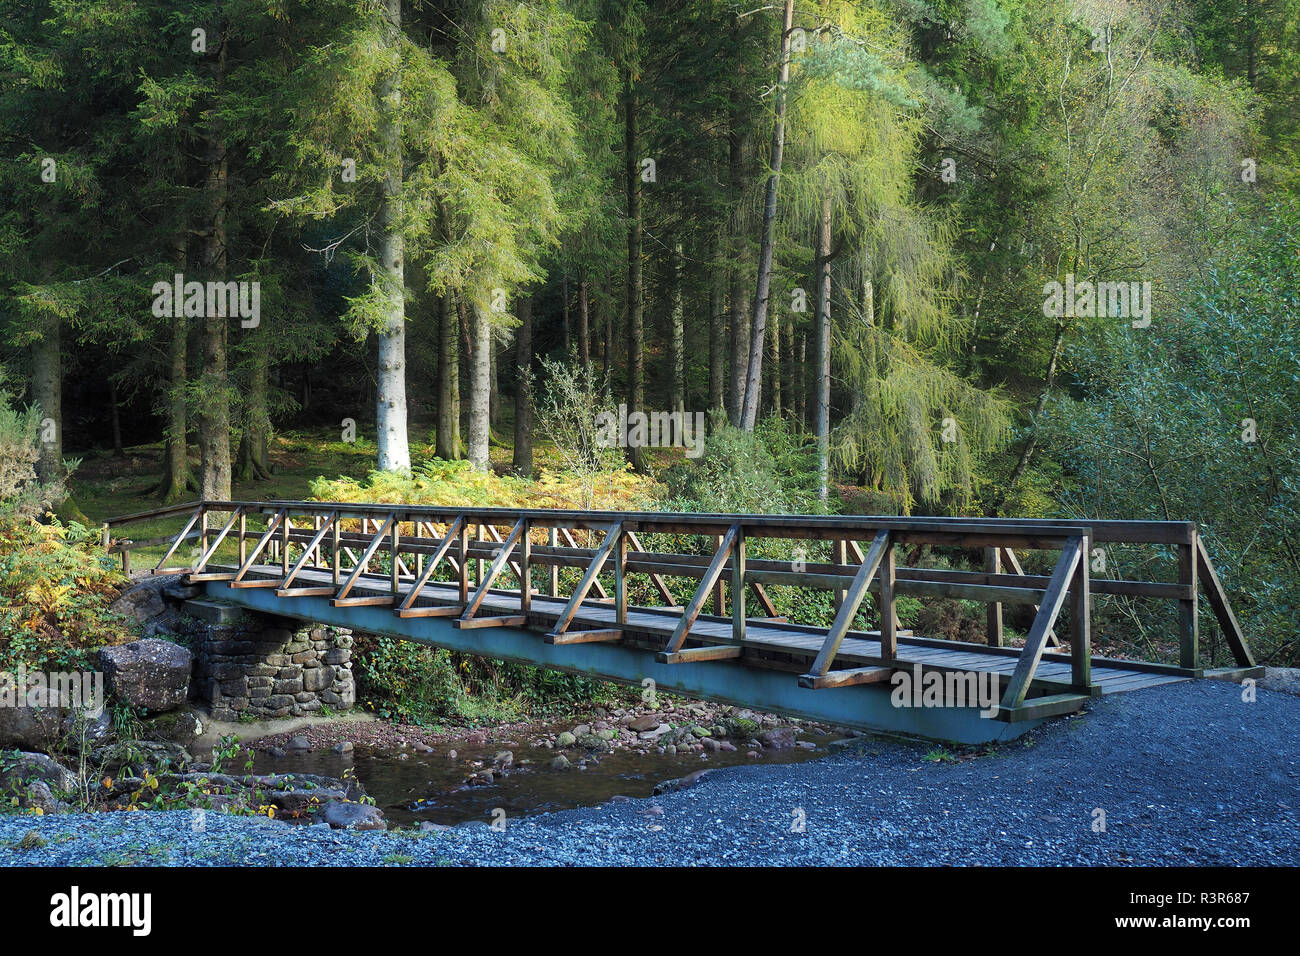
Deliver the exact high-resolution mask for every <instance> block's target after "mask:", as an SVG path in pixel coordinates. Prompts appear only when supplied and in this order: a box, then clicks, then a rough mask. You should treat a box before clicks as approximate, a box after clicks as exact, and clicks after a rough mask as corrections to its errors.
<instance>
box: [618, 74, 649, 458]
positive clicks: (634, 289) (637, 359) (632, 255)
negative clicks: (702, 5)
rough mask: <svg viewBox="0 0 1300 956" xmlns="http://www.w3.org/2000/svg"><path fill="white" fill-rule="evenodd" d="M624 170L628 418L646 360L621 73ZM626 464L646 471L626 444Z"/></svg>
mask: <svg viewBox="0 0 1300 956" xmlns="http://www.w3.org/2000/svg"><path fill="white" fill-rule="evenodd" d="M623 82H624V94H625V96H624V102H625V106H624V130H623V168H624V173H625V175H626V176H627V292H626V298H627V306H626V308H627V410H628V414H629V415H631V414H632V413H633V412H637V411H640V410H641V409H642V407H643V406H644V405H645V360H644V356H643V355H642V351H643V347H644V342H643V324H642V306H643V302H642V298H641V295H642V278H641V174H640V165H641V164H640V163H639V162H638V159H637V110H638V100H637V94H636V91H635V89H634V87H633V81H632V71H631V69H628V70H626V71H625V72H624V77H623ZM627 457H628V461H630V462H631V463H632V467H633V468H635V469H636V470H637V471H645V453H644V452H643V451H642V449H641V448H640V447H639V446H636V447H633V446H632V443H631V442H629V443H628V449H627Z"/></svg>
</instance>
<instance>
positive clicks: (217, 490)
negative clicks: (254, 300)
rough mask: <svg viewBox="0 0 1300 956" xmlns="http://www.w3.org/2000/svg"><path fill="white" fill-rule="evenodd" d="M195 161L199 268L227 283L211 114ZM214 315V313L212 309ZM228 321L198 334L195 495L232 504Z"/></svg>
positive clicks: (219, 142)
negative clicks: (199, 176)
mask: <svg viewBox="0 0 1300 956" xmlns="http://www.w3.org/2000/svg"><path fill="white" fill-rule="evenodd" d="M226 40H227V38H226V36H225V27H224V26H223V28H222V36H221V39H220V47H219V48H218V52H217V57H216V62H215V68H214V70H215V76H214V86H215V89H216V92H217V94H218V95H220V93H221V91H222V89H223V87H224V85H225V75H226ZM198 152H199V162H200V163H201V164H202V167H203V199H202V208H201V212H200V215H201V216H202V227H201V228H200V230H199V234H198V240H197V247H198V248H197V255H198V264H199V269H200V271H201V272H202V275H203V278H204V279H205V280H208V281H214V280H215V281H223V282H224V281H226V279H227V278H228V276H227V259H226V201H227V196H226V192H227V180H226V167H227V157H226V143H225V131H224V129H223V128H222V127H221V125H220V122H219V121H218V120H217V119H215V118H213V117H212V115H211V114H209V116H208V118H207V125H206V127H205V129H204V130H203V132H202V134H201V136H200V142H199V149H198ZM214 311H215V310H214ZM228 323H229V320H228V319H226V318H224V317H220V316H216V315H207V316H205V317H204V319H203V325H202V330H201V349H202V361H203V371H202V373H201V374H200V376H199V394H200V395H201V396H202V399H201V401H200V404H199V409H200V410H199V415H198V433H199V435H198V437H199V456H200V460H201V466H200V471H199V495H200V496H201V497H202V498H204V499H209V500H211V499H215V500H218V501H229V500H230V497H231V495H230V477H231V475H230V392H229V383H228V381H227V371H226V328H227V325H228Z"/></svg>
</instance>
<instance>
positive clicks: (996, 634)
mask: <svg viewBox="0 0 1300 956" xmlns="http://www.w3.org/2000/svg"><path fill="white" fill-rule="evenodd" d="M984 570H985V571H987V572H988V573H989V574H1001V573H1002V549H1001V548H985V549H984ZM984 613H985V618H986V620H987V623H988V627H987V630H986V632H985V633H986V635H987V637H988V642H989V646H990V647H1001V646H1002V602H1001V601H990V602H989V603H988V604H986V605H985V609H984Z"/></svg>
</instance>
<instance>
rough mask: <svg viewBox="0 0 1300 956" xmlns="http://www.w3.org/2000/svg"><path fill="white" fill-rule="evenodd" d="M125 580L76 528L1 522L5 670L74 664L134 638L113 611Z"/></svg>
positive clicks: (0, 627) (0, 641)
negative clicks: (104, 647)
mask: <svg viewBox="0 0 1300 956" xmlns="http://www.w3.org/2000/svg"><path fill="white" fill-rule="evenodd" d="M125 583H126V579H125V578H124V577H123V576H122V575H121V573H120V572H119V571H118V570H117V568H116V566H115V565H114V563H113V561H112V560H111V559H110V558H109V557H108V555H107V554H105V553H104V551H103V549H102V548H101V547H100V546H99V543H98V536H97V534H96V533H95V532H94V531H90V530H88V529H86V528H84V527H83V526H81V525H78V524H71V525H67V526H64V525H63V524H61V523H59V522H58V521H57V520H56V521H54V522H53V523H51V524H47V525H43V524H39V523H37V522H35V521H32V520H30V519H27V520H17V521H10V522H9V523H0V669H4V670H13V669H14V668H15V667H16V666H17V665H18V664H20V663H25V664H26V665H27V666H28V667H32V668H40V667H44V666H46V665H56V664H57V665H60V667H62V666H65V665H66V666H76V665H78V664H79V663H81V662H82V661H83V660H84V655H85V651H87V650H88V649H90V648H93V647H99V646H101V645H104V644H121V643H124V642H126V641H129V640H133V639H134V638H135V637H136V635H135V634H134V633H133V632H132V631H131V629H130V628H129V626H128V624H127V621H126V619H125V618H124V617H122V616H121V615H120V614H117V613H116V612H114V611H111V610H110V609H109V605H111V604H112V602H113V601H114V600H115V599H116V598H117V596H118V594H119V592H120V589H121V587H122V585H124V584H125Z"/></svg>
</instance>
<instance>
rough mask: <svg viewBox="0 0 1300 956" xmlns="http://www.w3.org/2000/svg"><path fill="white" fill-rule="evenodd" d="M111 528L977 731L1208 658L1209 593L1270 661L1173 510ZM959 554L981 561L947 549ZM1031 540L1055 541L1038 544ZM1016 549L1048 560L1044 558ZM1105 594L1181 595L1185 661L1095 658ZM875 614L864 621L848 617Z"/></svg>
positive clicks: (245, 513) (803, 708)
mask: <svg viewBox="0 0 1300 956" xmlns="http://www.w3.org/2000/svg"><path fill="white" fill-rule="evenodd" d="M163 518H166V519H169V520H173V521H176V522H177V523H179V524H181V525H182V526H181V528H180V530H179V532H178V533H176V534H175V535H174V536H167V537H164V538H158V539H155V540H153V541H131V540H130V539H129V538H127V537H125V536H124V534H123V533H122V529H124V528H125V527H127V526H129V525H131V524H132V523H136V522H143V521H158V520H159V519H163ZM104 537H105V543H106V545H108V546H109V547H110V549H111V550H113V551H115V552H117V553H120V554H121V555H122V560H123V566H124V568H125V569H127V570H128V571H129V569H130V554H131V551H132V550H133V549H135V550H140V549H142V548H145V547H151V546H152V547H155V548H158V547H166V553H165V554H164V555H163V557H162V560H161V561H159V562H158V564H157V567H155V568H154V569H153V573H155V574H178V575H185V577H186V579H187V580H188V581H189V582H192V583H194V584H200V585H202V586H203V587H204V589H205V590H206V592H207V596H208V598H211V599H217V600H221V601H228V602H231V603H233V604H235V605H238V606H240V607H242V608H246V609H249V610H252V611H258V612H264V613H269V614H276V615H282V616H286V617H292V618H297V619H303V620H310V621H314V622H318V623H325V624H335V625H339V626H343V627H351V628H353V629H355V630H358V631H363V632H370V633H377V634H386V635H391V636H395V637H399V638H402V639H405V640H410V641H416V642H421V643H426V644H430V645H435V646H439V647H446V648H449V649H452V650H457V651H464V652H468V653H472V654H478V655H482V656H486V657H491V658H497V659H507V660H515V661H521V662H524V663H529V664H534V665H537V666H541V667H548V668H554V669H558V670H563V671H568V672H572V673H580V674H586V675H589V676H593V677H599V678H604V679H608V680H613V681H619V682H623V683H629V684H639V685H645V684H647V682H649V681H653V682H654V686H655V687H656V688H658V689H659V690H661V691H665V692H678V693H681V694H684V695H687V696H695V697H701V698H707V699H713V700H720V701H725V702H729V703H735V704H741V705H746V706H750V707H755V708H757V709H761V710H774V711H779V712H784V713H788V714H793V715H796V716H804V717H809V718H813V719H818V720H825V721H829V722H831V723H835V724H841V725H848V726H855V727H860V728H864V729H872V730H884V731H894V732H904V733H910V734H916V735H920V736H928V737H935V738H943V739H950V740H958V741H965V742H981V741H987V740H993V739H998V738H1005V737H1010V736H1015V735H1016V734H1018V733H1021V732H1023V731H1024V730H1025V729H1027V728H1029V727H1031V726H1034V725H1036V724H1037V723H1040V722H1041V721H1042V720H1043V719H1045V718H1048V717H1051V716H1054V715H1058V714H1062V713H1068V712H1071V711H1076V710H1079V709H1080V708H1081V707H1082V706H1083V704H1084V703H1085V702H1086V701H1087V700H1088V699H1089V698H1091V697H1094V696H1097V695H1101V694H1109V693H1117V692H1122V691H1131V690H1138V689H1140V688H1143V687H1149V686H1152V685H1155V684H1162V683H1168V682H1171V681H1179V680H1186V679H1189V678H1194V677H1201V676H1205V675H1206V674H1207V669H1206V668H1204V667H1203V666H1202V661H1201V647H1200V644H1201V641H1200V632H1199V624H1198V598H1199V597H1200V596H1204V597H1205V599H1206V604H1207V606H1208V608H1209V610H1210V611H1211V612H1212V614H1213V617H1214V619H1215V621H1217V624H1218V626H1219V629H1220V631H1221V633H1222V637H1223V640H1224V642H1225V644H1226V646H1227V648H1228V650H1229V651H1230V653H1231V656H1232V663H1231V666H1229V667H1225V668H1220V669H1218V670H1219V672H1220V673H1222V674H1227V675H1235V676H1239V677H1244V676H1255V675H1257V674H1259V673H1262V669H1258V668H1256V667H1255V662H1254V660H1253V658H1252V656H1251V652H1250V649H1249V647H1248V645H1247V642H1246V639H1245V637H1244V635H1243V634H1242V631H1241V628H1240V626H1239V625H1238V623H1237V621H1236V618H1235V617H1234V616H1233V612H1232V609H1231V608H1230V606H1229V604H1228V600H1227V597H1226V595H1225V593H1224V590H1223V588H1222V586H1221V585H1220V583H1219V579H1218V577H1217V575H1216V574H1215V570H1214V568H1213V566H1212V564H1211V562H1210V559H1209V556H1208V554H1207V553H1206V550H1205V547H1204V545H1203V544H1202V542H1201V540H1200V537H1199V536H1198V534H1197V529H1196V525H1195V524H1194V523H1191V522H1183V521H1160V522H1136V521H1089V522H1080V521H1049V520H1031V519H964V518H893V517H856V516H854V517H843V516H769V515H720V514H666V513H659V512H626V513H625V512H602V511H563V510H519V509H509V508H458V507H418V506H408V505H391V504H355V503H349V504H341V503H330V502H308V501H260V502H248V501H203V502H195V503H190V504H186V505H180V506H176V507H173V508H167V509H161V510H154V511H150V512H144V513H140V514H134V515H126V516H124V517H121V518H115V519H113V520H111V521H109V522H108V523H106V525H105V526H104ZM1130 546H1135V547H1137V548H1139V549H1145V553H1146V554H1147V556H1148V557H1151V556H1153V555H1154V556H1156V557H1163V558H1164V559H1165V563H1166V564H1167V566H1168V567H1167V571H1166V572H1165V573H1163V574H1162V579H1161V580H1128V579H1124V578H1119V577H1110V576H1101V575H1095V574H1094V572H1093V568H1094V565H1098V564H1099V562H1098V555H1099V554H1100V555H1104V554H1105V553H1107V551H1109V550H1112V549H1122V548H1125V547H1130ZM1097 549H1101V550H1100V551H1098V550H1097ZM963 551H964V552H968V553H969V552H973V553H974V555H975V557H976V561H975V562H974V565H973V566H975V567H982V570H953V569H952V565H953V563H954V562H953V560H952V559H953V557H954V556H958V555H959V554H960V552H963ZM1037 552H1045V553H1046V557H1045V558H1044V557H1041V556H1039V557H1036V558H1034V559H1033V560H1031V558H1030V556H1031V555H1034V554H1035V553H1037ZM926 553H929V554H932V555H938V556H940V557H941V558H942V559H944V563H945V564H947V565H948V566H946V567H921V566H915V567H913V566H902V565H901V564H900V555H905V556H906V559H907V560H908V562H909V564H919V561H918V558H919V556H921V555H923V554H926ZM1022 559H1023V560H1024V561H1025V564H1027V565H1029V566H1030V567H1033V566H1035V565H1041V569H1042V570H1043V571H1046V570H1047V568H1049V567H1050V568H1051V570H1050V572H1048V573H1030V572H1028V571H1026V570H1025V566H1024V565H1022V563H1021V562H1022ZM186 562H188V563H186ZM967 563H968V565H969V564H970V563H971V562H969V561H968V562H967ZM1117 563H1118V562H1112V564H1111V566H1112V567H1114V566H1116V564H1117ZM683 580H684V581H685V585H684V586H683V583H682V582H683ZM520 582H527V583H528V586H527V587H521V586H520ZM783 585H785V586H795V587H799V588H804V589H815V590H814V591H812V592H809V591H805V592H801V593H803V594H805V595H810V597H809V600H813V599H815V598H816V597H817V595H816V593H815V592H816V591H817V590H820V591H823V592H829V598H827V596H826V595H822V596H821V600H822V601H823V602H824V606H825V613H826V615H827V616H830V614H831V613H832V612H833V623H831V625H830V626H829V627H815V626H809V625H801V624H796V623H791V622H790V621H789V620H787V619H786V618H785V617H782V616H780V615H779V614H778V612H777V609H776V608H775V607H774V605H773V602H772V601H771V599H770V598H769V595H768V591H767V589H768V588H775V587H779V586H783ZM868 592H870V593H871V594H872V596H873V597H872V600H871V602H870V604H871V609H870V610H868V609H867V604H868V602H867V596H868ZM1093 595H1116V596H1126V597H1129V598H1144V599H1156V600H1164V601H1172V602H1176V605H1177V614H1176V616H1175V615H1170V618H1171V627H1176V628H1177V631H1178V639H1179V663H1178V664H1177V665H1174V664H1170V663H1156V662H1152V661H1135V660H1113V659H1106V658H1102V657H1096V656H1094V655H1093V653H1092V634H1091V623H1092V618H1093V612H1092V607H1091V605H1092V598H1093ZM900 597H906V598H913V599H920V600H922V601H924V600H926V599H936V598H940V599H941V598H948V599H960V600H966V601H975V602H981V603H983V604H984V605H985V607H986V629H985V636H984V640H983V641H982V642H980V643H975V642H959V641H951V640H941V639H936V638H932V637H926V636H924V635H920V634H915V633H913V632H912V631H910V630H906V629H903V628H901V627H900V626H899V624H898V614H897V610H896V605H897V601H898V600H899V598H900ZM634 602H635V603H634ZM1008 605H1028V606H1029V607H1030V608H1031V609H1032V611H1031V613H1032V625H1031V626H1030V627H1029V630H1028V632H1027V634H1026V635H1025V638H1024V641H1023V646H1019V647H1012V646H1006V643H1007V642H1006V640H1005V637H1006V635H1005V634H1004V628H1003V620H1002V615H1003V608H1004V606H1008ZM823 619H824V618H823ZM868 619H870V621H873V622H874V628H867V629H864V628H862V627H860V626H859V627H855V622H861V621H864V620H868ZM900 675H901V676H900ZM931 675H937V677H932V676H931ZM918 678H919V679H920V680H921V681H922V682H923V683H925V684H926V686H927V687H931V686H933V687H937V688H938V690H937V691H936V693H938V694H940V695H941V697H940V706H923V707H917V706H911V703H912V697H910V696H909V695H903V694H894V693H892V692H893V691H894V689H895V685H897V684H900V683H902V682H904V681H907V680H912V681H914V680H916V679H918ZM980 680H983V681H984V682H985V683H986V684H988V685H989V686H991V687H992V688H994V689H995V691H996V700H997V703H996V706H995V707H987V708H986V707H982V706H981V705H980V703H978V702H977V700H976V695H975V694H974V686H977V685H978V682H979V681H980ZM967 692H969V693H967ZM918 699H919V698H918ZM927 700H933V699H932V698H927ZM981 712H982V713H983V716H981ZM990 716H991V717H992V718H993V719H986V718H988V717H990Z"/></svg>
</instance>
